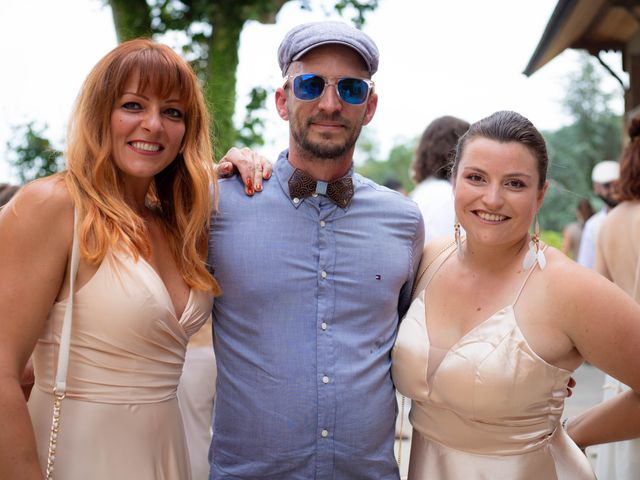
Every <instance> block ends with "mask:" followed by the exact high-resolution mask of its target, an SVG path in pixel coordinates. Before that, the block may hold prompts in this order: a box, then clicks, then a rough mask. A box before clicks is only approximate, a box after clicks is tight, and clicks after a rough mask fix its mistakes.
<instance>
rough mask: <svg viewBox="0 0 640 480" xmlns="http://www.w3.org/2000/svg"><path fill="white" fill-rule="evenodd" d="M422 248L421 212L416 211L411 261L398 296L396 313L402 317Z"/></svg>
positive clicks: (409, 299)
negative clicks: (416, 218) (416, 217)
mask: <svg viewBox="0 0 640 480" xmlns="http://www.w3.org/2000/svg"><path fill="white" fill-rule="evenodd" d="M423 250H424V220H423V219H422V214H421V213H420V212H419V211H418V221H417V222H416V228H415V231H414V235H413V242H412V243H411V261H410V266H409V273H408V278H407V281H406V282H405V284H404V285H403V286H402V289H401V290H400V298H399V299H398V315H399V316H400V317H402V316H403V315H404V314H405V313H406V312H407V310H408V309H409V305H411V290H412V288H413V281H414V280H415V278H416V274H417V273H418V267H419V266H420V259H421V258H422V251H423Z"/></svg>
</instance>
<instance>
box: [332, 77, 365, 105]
mask: <svg viewBox="0 0 640 480" xmlns="http://www.w3.org/2000/svg"><path fill="white" fill-rule="evenodd" d="M368 93H369V85H367V82H365V81H364V80H361V79H359V78H343V79H341V80H340V81H338V94H340V98H342V100H344V101H345V102H347V103H350V104H352V105H360V104H361V103H362V102H364V101H365V100H366V99H367V95H368Z"/></svg>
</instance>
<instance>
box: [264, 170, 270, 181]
mask: <svg viewBox="0 0 640 480" xmlns="http://www.w3.org/2000/svg"><path fill="white" fill-rule="evenodd" d="M263 176H264V179H265V180H269V179H270V178H271V172H267V173H265V174H264V175H263Z"/></svg>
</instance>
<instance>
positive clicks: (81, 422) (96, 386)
mask: <svg viewBox="0 0 640 480" xmlns="http://www.w3.org/2000/svg"><path fill="white" fill-rule="evenodd" d="M74 302H75V305H74V312H73V326H72V334H71V349H70V355H69V370H68V378H67V396H66V398H65V399H64V400H63V402H62V421H61V428H60V435H59V439H58V447H57V454H56V460H55V478H56V479H60V480H87V479H91V480H114V479H118V480H128V479H131V480H177V479H180V480H183V479H189V478H190V469H189V458H188V452H187V447H186V443H185V435H184V429H183V425H182V418H181V415H180V410H179V408H178V402H177V399H176V389H177V385H178V380H179V379H180V374H181V372H182V365H183V362H184V358H185V349H186V345H187V342H188V339H189V336H190V335H191V334H193V333H194V332H195V331H197V330H198V328H199V327H200V326H201V325H202V324H203V323H204V322H205V321H206V320H207V317H208V316H209V314H210V312H211V306H212V302H213V300H212V297H211V296H210V295H209V294H207V293H205V292H201V291H197V290H192V291H191V293H190V295H189V300H188V302H187V305H186V307H185V310H184V312H183V313H182V315H181V316H180V318H177V316H176V314H175V311H174V307H173V304H172V302H171V298H170V296H169V293H168V291H167V289H166V287H165V285H164V283H163V282H162V280H161V278H160V277H159V276H158V274H157V273H156V271H155V270H154V269H153V267H151V265H149V264H148V263H147V262H146V261H145V260H144V259H142V258H140V260H139V261H138V262H135V261H134V260H133V259H132V258H131V257H130V256H128V255H125V254H109V255H107V256H106V257H105V259H104V260H103V262H102V264H101V265H100V267H99V268H98V271H97V272H96V274H95V275H94V276H93V277H92V278H91V280H90V281H89V282H88V283H87V284H86V285H84V286H83V287H82V288H81V289H80V290H79V291H78V292H77V293H76V296H75V298H74ZM65 306H66V301H61V302H58V303H56V304H55V305H54V307H53V309H52V310H51V313H50V315H49V318H48V319H47V322H46V326H45V332H44V333H43V335H42V336H41V338H40V339H39V340H38V344H37V346H36V349H35V352H34V367H35V374H36V385H35V387H34V389H33V391H32V393H31V398H30V399H29V412H30V415H31V420H32V422H33V427H34V431H35V435H36V441H37V446H38V453H39V457H40V463H41V465H42V466H43V471H44V468H45V466H46V461H47V452H48V445H49V430H50V428H51V416H52V407H53V397H52V394H51V391H52V388H53V379H54V376H55V370H56V364H57V358H58V346H59V340H60V330H61V327H62V321H63V317H64V310H65Z"/></svg>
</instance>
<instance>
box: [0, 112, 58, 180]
mask: <svg viewBox="0 0 640 480" xmlns="http://www.w3.org/2000/svg"><path fill="white" fill-rule="evenodd" d="M46 128H47V125H44V126H43V127H38V126H37V125H35V124H34V122H29V123H27V124H25V125H20V126H17V127H13V137H14V140H10V141H8V142H7V151H8V152H9V153H8V155H7V157H8V160H9V164H11V166H12V167H13V168H14V169H15V170H16V172H17V174H18V176H19V177H20V181H21V182H22V183H26V182H29V181H31V180H35V179H36V178H40V177H46V176H48V175H51V174H53V173H56V172H59V171H61V170H62V169H63V168H64V161H63V158H62V152H61V151H59V150H57V149H55V148H53V146H52V145H51V142H50V141H49V140H48V139H47V138H46V137H45V136H44V131H45V130H46Z"/></svg>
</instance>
